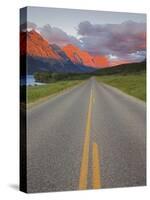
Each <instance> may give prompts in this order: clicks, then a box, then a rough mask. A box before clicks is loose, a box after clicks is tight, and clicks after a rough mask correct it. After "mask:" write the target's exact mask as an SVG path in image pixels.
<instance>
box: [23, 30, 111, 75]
mask: <svg viewBox="0 0 150 200" xmlns="http://www.w3.org/2000/svg"><path fill="white" fill-rule="evenodd" d="M20 57H21V59H20V61H21V66H22V68H23V70H24V71H25V69H26V65H27V71H28V74H33V73H34V72H37V71H50V72H62V73H89V72H93V71H95V70H96V69H97V68H103V67H105V66H106V65H107V63H108V61H107V58H106V57H105V56H100V55H96V56H93V55H91V54H90V53H88V52H87V51H83V50H81V49H80V48H78V47H76V46H75V45H73V44H68V45H66V46H64V47H63V48H61V47H59V46H58V45H56V44H49V42H48V41H47V40H46V39H45V38H43V37H42V36H41V35H40V33H38V32H36V31H35V30H32V31H26V32H21V33H20Z"/></svg>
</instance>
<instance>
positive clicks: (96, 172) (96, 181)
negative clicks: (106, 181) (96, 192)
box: [92, 143, 101, 189]
mask: <svg viewBox="0 0 150 200" xmlns="http://www.w3.org/2000/svg"><path fill="white" fill-rule="evenodd" d="M92 158H93V159H92V161H93V166H92V169H93V177H92V184H93V188H94V189H98V188H101V179H100V177H101V176H100V165H99V151H98V145H97V144H96V143H93V152H92Z"/></svg>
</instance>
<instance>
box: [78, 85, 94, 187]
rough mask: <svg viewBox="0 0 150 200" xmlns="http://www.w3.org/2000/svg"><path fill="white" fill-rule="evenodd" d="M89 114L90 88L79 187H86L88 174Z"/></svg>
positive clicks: (90, 102)
mask: <svg viewBox="0 0 150 200" xmlns="http://www.w3.org/2000/svg"><path fill="white" fill-rule="evenodd" d="M91 114H92V89H91V95H90V101H89V107H88V115H87V122H86V129H85V139H84V146H83V154H82V161H81V168H80V180H79V189H82V190H83V189H86V188H87V176H88V161H89V144H90V129H91Z"/></svg>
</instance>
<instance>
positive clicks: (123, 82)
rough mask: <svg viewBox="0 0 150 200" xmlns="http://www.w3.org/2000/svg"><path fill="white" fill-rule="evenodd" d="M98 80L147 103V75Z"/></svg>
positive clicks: (128, 75) (98, 78)
mask: <svg viewBox="0 0 150 200" xmlns="http://www.w3.org/2000/svg"><path fill="white" fill-rule="evenodd" d="M97 80H98V81H100V82H103V83H106V84H108V85H111V86H113V87H116V88H118V89H120V90H122V91H123V92H125V93H127V94H129V95H131V96H134V97H136V98H139V99H141V100H143V101H146V73H145V72H141V73H137V74H127V75H107V76H99V77H97Z"/></svg>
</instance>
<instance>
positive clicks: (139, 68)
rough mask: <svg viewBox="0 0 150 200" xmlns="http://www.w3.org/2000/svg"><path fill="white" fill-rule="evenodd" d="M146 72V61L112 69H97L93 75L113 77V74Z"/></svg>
mask: <svg viewBox="0 0 150 200" xmlns="http://www.w3.org/2000/svg"><path fill="white" fill-rule="evenodd" d="M144 71H146V61H143V62H140V63H128V64H122V65H117V66H114V67H109V68H103V69H99V70H97V71H96V72H94V74H95V75H113V74H124V75H125V74H133V73H139V72H144Z"/></svg>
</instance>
